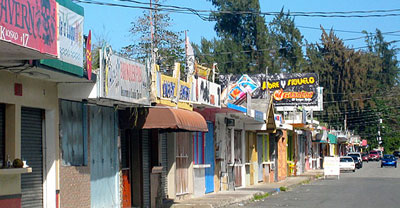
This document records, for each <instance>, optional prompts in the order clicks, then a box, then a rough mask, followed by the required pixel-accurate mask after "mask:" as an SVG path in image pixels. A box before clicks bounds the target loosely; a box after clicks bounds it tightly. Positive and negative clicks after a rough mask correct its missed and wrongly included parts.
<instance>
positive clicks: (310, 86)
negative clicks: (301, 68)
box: [268, 73, 318, 106]
mask: <svg viewBox="0 0 400 208" xmlns="http://www.w3.org/2000/svg"><path fill="white" fill-rule="evenodd" d="M268 88H269V90H270V92H271V95H272V97H273V102H274V104H275V106H317V105H318V76H317V75H316V74H313V73H293V74H275V75H272V76H270V77H269V78H268Z"/></svg>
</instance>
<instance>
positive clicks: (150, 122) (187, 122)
mask: <svg viewBox="0 0 400 208" xmlns="http://www.w3.org/2000/svg"><path fill="white" fill-rule="evenodd" d="M143 129H177V130H186V131H203V132H207V131H208V128H207V122H206V120H205V119H204V118H203V116H202V115H200V113H197V112H195V111H188V110H182V109H174V108H150V109H149V114H148V115H147V117H146V121H145V123H144V126H143Z"/></svg>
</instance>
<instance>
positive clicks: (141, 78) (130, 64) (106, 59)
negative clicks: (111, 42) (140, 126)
mask: <svg viewBox="0 0 400 208" xmlns="http://www.w3.org/2000/svg"><path fill="white" fill-rule="evenodd" d="M147 80H148V79H147V72H146V68H145V66H144V65H143V64H140V63H138V62H135V61H133V60H130V59H126V58H122V57H120V56H117V55H115V54H113V52H112V49H111V47H104V48H103V49H102V50H101V53H100V79H99V82H100V86H101V88H100V91H101V92H100V97H102V98H108V99H114V100H119V101H125V102H129V103H135V104H143V105H148V104H149V102H150V101H149V90H148V81H147Z"/></svg>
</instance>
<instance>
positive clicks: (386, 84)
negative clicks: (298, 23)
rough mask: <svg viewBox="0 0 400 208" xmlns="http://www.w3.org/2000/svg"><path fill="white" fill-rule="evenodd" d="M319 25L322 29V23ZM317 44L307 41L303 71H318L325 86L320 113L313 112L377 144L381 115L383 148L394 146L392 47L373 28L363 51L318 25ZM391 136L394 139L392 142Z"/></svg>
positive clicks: (395, 65)
mask: <svg viewBox="0 0 400 208" xmlns="http://www.w3.org/2000/svg"><path fill="white" fill-rule="evenodd" d="M322 29H323V28H322ZM321 41H322V43H320V44H310V45H308V46H307V50H306V53H307V56H306V61H307V65H306V67H305V71H308V72H315V73H318V74H319V79H320V85H321V86H323V87H324V102H325V103H324V109H325V110H324V112H321V113H319V114H317V116H318V117H319V118H320V119H321V120H323V121H325V122H327V123H328V124H329V125H332V126H341V127H343V123H344V122H343V121H344V119H345V118H347V127H348V128H349V129H351V130H355V131H356V133H358V134H360V135H361V137H362V138H363V139H368V140H369V145H370V147H371V148H374V147H377V146H378V144H377V140H376V138H377V137H378V135H377V132H378V130H379V128H380V127H379V119H380V118H381V119H383V120H384V123H383V124H382V126H385V128H382V129H381V132H382V138H383V140H384V142H385V141H386V140H388V141H390V142H387V143H386V142H385V145H387V147H388V149H393V148H396V147H395V146H393V145H396V142H392V140H393V139H392V137H393V136H394V135H393V133H394V132H398V131H399V130H400V129H399V127H398V121H400V116H397V115H399V112H398V110H397V107H395V106H399V105H398V104H399V95H398V94H396V92H397V91H398V88H399V87H398V71H399V66H398V62H397V59H396V56H395V54H396V51H395V49H393V48H392V47H391V45H390V43H388V42H386V41H384V39H383V37H382V34H381V32H380V31H379V30H377V32H376V34H375V35H372V34H369V35H368V34H367V36H366V41H367V43H368V48H367V50H358V51H356V50H354V49H351V48H349V47H347V46H345V45H344V43H343V41H342V40H341V39H340V38H338V37H337V36H336V35H335V34H334V33H333V32H332V31H331V32H330V33H327V32H325V30H323V33H322V36H321ZM397 140H398V139H394V140H393V141H397Z"/></svg>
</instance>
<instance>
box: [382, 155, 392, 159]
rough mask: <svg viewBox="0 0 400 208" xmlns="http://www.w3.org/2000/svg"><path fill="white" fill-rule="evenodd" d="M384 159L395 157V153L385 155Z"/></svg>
mask: <svg viewBox="0 0 400 208" xmlns="http://www.w3.org/2000/svg"><path fill="white" fill-rule="evenodd" d="M383 158H384V159H393V155H385V156H383Z"/></svg>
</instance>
